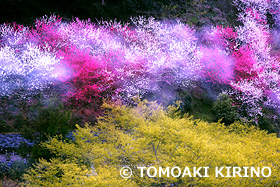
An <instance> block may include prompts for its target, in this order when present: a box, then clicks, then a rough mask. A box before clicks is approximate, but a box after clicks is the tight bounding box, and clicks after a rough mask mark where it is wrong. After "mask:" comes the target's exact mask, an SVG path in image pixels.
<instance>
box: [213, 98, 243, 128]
mask: <svg viewBox="0 0 280 187" xmlns="http://www.w3.org/2000/svg"><path fill="white" fill-rule="evenodd" d="M212 110H213V113H214V114H215V120H216V121H218V120H219V119H222V122H223V123H225V124H226V125H230V124H232V123H233V122H234V121H235V120H237V119H238V114H237V107H236V106H234V103H233V100H232V99H230V98H229V96H228V95H226V94H220V95H219V97H218V98H217V101H215V102H214V106H213V108H212Z"/></svg>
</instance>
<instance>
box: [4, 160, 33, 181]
mask: <svg viewBox="0 0 280 187" xmlns="http://www.w3.org/2000/svg"><path fill="white" fill-rule="evenodd" d="M30 166H31V164H30V163H29V162H25V161H13V162H10V163H3V162H0V179H4V178H9V179H13V180H19V179H20V178H21V177H22V175H23V174H24V173H25V171H26V169H27V168H28V167H30Z"/></svg>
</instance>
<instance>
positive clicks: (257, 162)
mask: <svg viewBox="0 0 280 187" xmlns="http://www.w3.org/2000/svg"><path fill="white" fill-rule="evenodd" d="M103 107H104V109H105V110H106V111H107V112H106V115H105V116H104V117H102V118H99V123H98V125H97V126H95V127H90V126H88V125H86V127H85V128H81V127H79V126H77V132H76V134H75V142H70V143H69V142H68V143H67V142H65V141H60V140H59V139H57V138H52V139H50V141H49V142H46V143H44V146H45V147H46V148H48V149H49V150H50V151H51V152H53V153H54V154H56V155H57V158H54V159H51V160H50V161H46V160H44V159H41V160H40V162H39V163H38V164H37V165H36V166H35V167H34V168H32V169H30V170H29V171H28V173H27V174H26V175H25V176H24V179H25V180H26V185H28V186H49V185H51V186H61V185H73V186H79V185H81V184H82V185H84V186H108V185H109V186H110V185H114V186H166V185H167V186H170V185H172V184H173V185H176V186H188V185H192V186H224V185H226V186H235V185H236V184H239V185H240V186H264V185H271V186H273V185H276V184H277V183H279V180H280V173H279V164H280V163H279V156H280V155H279V154H280V153H279V143H280V142H279V139H278V138H276V136H275V134H270V135H268V134H267V132H265V131H261V130H259V129H257V128H255V127H253V126H251V127H249V126H248V125H241V124H239V123H234V124H232V125H231V126H229V127H226V126H224V125H223V124H220V123H206V122H203V121H199V120H192V118H191V117H188V116H185V118H177V117H175V116H174V114H176V110H178V107H179V106H177V108H176V107H169V108H168V111H169V112H167V111H164V110H163V109H162V108H161V107H160V106H158V105H156V104H155V103H146V102H141V103H139V104H138V106H137V107H135V108H130V107H126V106H123V105H116V104H115V105H109V104H105V105H104V106H103ZM174 112H175V113H174ZM122 166H130V167H131V168H132V170H133V173H134V175H133V176H132V178H130V179H123V178H122V177H121V176H120V173H119V170H120V168H121V167H122ZM138 166H147V167H148V166H154V167H159V166H161V167H174V166H178V167H182V168H184V167H186V166H188V167H193V166H194V167H195V166H197V167H198V166H201V167H202V166H205V167H206V166H208V167H209V177H206V178H203V177H202V178H201V177H194V178H190V177H178V178H173V177H166V176H163V177H161V178H158V177H155V178H149V177H148V176H146V175H144V177H140V173H139V172H140V170H137V169H136V167H138ZM222 166H229V167H230V166H232V167H233V166H237V167H244V166H248V167H264V166H267V167H270V168H271V170H272V172H271V176H270V177H268V178H265V177H261V178H258V177H256V176H254V177H248V178H240V177H232V178H227V177H225V178H222V177H218V178H216V177H215V176H214V174H213V169H214V168H215V167H222ZM210 171H211V172H210Z"/></svg>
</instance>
